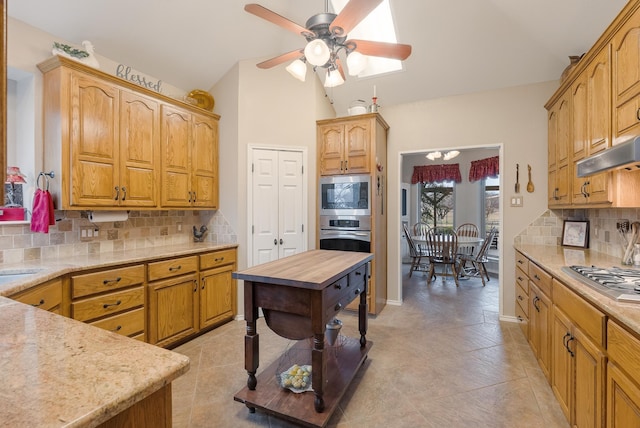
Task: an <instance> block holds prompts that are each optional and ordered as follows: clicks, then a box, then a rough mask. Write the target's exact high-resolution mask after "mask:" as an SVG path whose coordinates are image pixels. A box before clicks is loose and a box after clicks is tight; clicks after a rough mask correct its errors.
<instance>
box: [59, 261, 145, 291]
mask: <svg viewBox="0 0 640 428" xmlns="http://www.w3.org/2000/svg"><path fill="white" fill-rule="evenodd" d="M142 283H144V265H138V266H129V267H124V268H120V269H109V270H105V271H101V272H95V273H88V274H86V275H77V276H73V277H71V298H72V299H76V298H78V297H83V296H88V295H91V294H98V293H103V292H105V291H112V290H118V289H121V288H126V287H130V286H132V285H136V284H142Z"/></svg>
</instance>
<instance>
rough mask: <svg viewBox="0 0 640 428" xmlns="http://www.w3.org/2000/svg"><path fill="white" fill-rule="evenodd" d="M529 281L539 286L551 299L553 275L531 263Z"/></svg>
mask: <svg viewBox="0 0 640 428" xmlns="http://www.w3.org/2000/svg"><path fill="white" fill-rule="evenodd" d="M529 280H531V281H532V282H533V283H534V284H535V285H537V286H538V288H539V289H540V291H542V292H543V293H544V294H546V295H547V296H548V297H551V275H549V274H548V273H546V272H545V271H543V270H542V269H540V268H539V267H538V265H536V264H535V263H529Z"/></svg>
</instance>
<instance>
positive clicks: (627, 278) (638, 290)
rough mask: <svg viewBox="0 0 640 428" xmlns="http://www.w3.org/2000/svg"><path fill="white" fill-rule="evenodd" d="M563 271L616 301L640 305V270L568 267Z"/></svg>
mask: <svg viewBox="0 0 640 428" xmlns="http://www.w3.org/2000/svg"><path fill="white" fill-rule="evenodd" d="M562 270H563V271H564V272H567V273H569V274H570V275H571V276H573V277H574V278H577V279H578V280H580V281H581V282H582V283H583V284H586V285H588V286H590V287H591V288H593V289H594V290H596V291H599V292H600V293H602V294H604V295H605V296H607V297H610V298H612V299H614V300H618V301H621V302H634V303H640V269H625V268H618V267H612V268H600V267H596V266H568V267H563V268H562Z"/></svg>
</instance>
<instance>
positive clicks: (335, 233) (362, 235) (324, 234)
mask: <svg viewBox="0 0 640 428" xmlns="http://www.w3.org/2000/svg"><path fill="white" fill-rule="evenodd" d="M320 239H356V240H358V241H365V242H371V232H357V231H350V230H321V231H320Z"/></svg>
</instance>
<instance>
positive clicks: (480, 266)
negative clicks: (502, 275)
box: [460, 227, 498, 287]
mask: <svg viewBox="0 0 640 428" xmlns="http://www.w3.org/2000/svg"><path fill="white" fill-rule="evenodd" d="M497 233H498V230H497V229H496V228H495V227H492V228H491V230H490V231H489V233H488V234H487V238H486V239H485V240H484V241H483V242H482V246H480V249H479V250H478V254H476V255H468V256H461V257H460V264H461V265H464V262H469V263H471V264H472V265H473V268H472V269H465V271H464V272H465V273H464V274H465V275H467V276H478V275H479V276H480V279H482V286H483V287H484V286H485V280H484V278H485V277H486V278H487V281H490V279H491V278H489V273H488V272H487V267H486V266H485V263H487V262H488V261H489V259H488V257H487V252H488V251H489V246H490V245H491V241H493V238H494V237H495V235H496V234H497Z"/></svg>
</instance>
